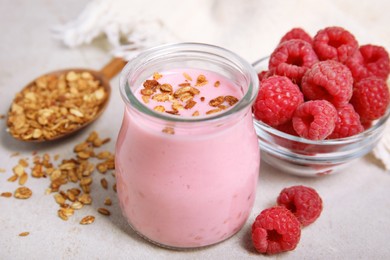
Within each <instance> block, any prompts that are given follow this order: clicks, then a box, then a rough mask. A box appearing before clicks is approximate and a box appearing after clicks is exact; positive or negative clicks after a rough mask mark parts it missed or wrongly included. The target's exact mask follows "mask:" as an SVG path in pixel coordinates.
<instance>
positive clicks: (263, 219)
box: [252, 206, 301, 254]
mask: <svg viewBox="0 0 390 260" xmlns="http://www.w3.org/2000/svg"><path fill="white" fill-rule="evenodd" d="M300 237H301V226H300V223H299V221H298V219H297V218H296V217H295V216H294V214H292V213H291V212H290V211H289V210H288V209H286V208H285V207H279V206H275V207H272V208H269V209H265V210H263V211H262V212H261V213H260V214H259V215H258V216H257V217H256V220H255V222H254V223H253V225H252V242H253V245H254V247H255V248H256V250H257V251H258V252H260V253H265V254H276V253H281V252H286V251H291V250H294V249H295V248H296V246H297V245H298V242H299V240H300Z"/></svg>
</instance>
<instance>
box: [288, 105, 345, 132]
mask: <svg viewBox="0 0 390 260" xmlns="http://www.w3.org/2000/svg"><path fill="white" fill-rule="evenodd" d="M336 120H337V110H336V108H335V107H334V106H333V105H332V104H331V103H329V102H328V101H326V100H311V101H307V102H305V103H303V104H301V105H299V106H298V108H297V109H296V110H295V113H294V116H293V119H292V122H293V127H294V129H295V131H296V132H297V134H298V135H299V136H301V137H304V138H306V139H311V140H323V139H325V138H326V137H328V136H329V135H330V134H331V133H332V132H333V130H334V128H335V124H336Z"/></svg>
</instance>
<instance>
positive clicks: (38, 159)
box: [0, 132, 116, 225]
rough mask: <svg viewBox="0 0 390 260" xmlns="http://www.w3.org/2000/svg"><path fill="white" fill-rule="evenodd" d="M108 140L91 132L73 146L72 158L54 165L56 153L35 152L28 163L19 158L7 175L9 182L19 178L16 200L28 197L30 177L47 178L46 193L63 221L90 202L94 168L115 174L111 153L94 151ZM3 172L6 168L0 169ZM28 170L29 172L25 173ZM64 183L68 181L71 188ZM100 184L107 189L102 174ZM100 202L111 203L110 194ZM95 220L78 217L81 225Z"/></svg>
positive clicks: (5, 194) (6, 194) (4, 194)
mask: <svg viewBox="0 0 390 260" xmlns="http://www.w3.org/2000/svg"><path fill="white" fill-rule="evenodd" d="M109 141H110V139H109V138H105V139H102V138H100V137H99V135H98V134H97V133H96V132H92V133H91V134H90V135H89V136H88V138H87V139H86V140H85V141H84V142H82V143H80V144H77V145H76V146H75V147H74V149H73V151H74V156H73V157H71V158H67V159H63V160H61V162H60V163H57V164H56V163H55V162H56V161H57V160H58V159H59V156H58V155H55V156H53V158H52V157H51V156H50V155H49V154H47V153H45V154H44V155H42V156H38V155H36V154H35V155H34V156H33V158H32V162H31V163H29V162H28V159H29V158H27V159H20V160H19V162H18V164H17V165H16V166H14V167H13V169H12V171H13V174H12V175H11V177H9V178H8V181H10V182H16V181H18V184H19V187H18V188H17V189H16V190H15V192H14V194H13V195H14V197H15V198H16V199H29V198H30V197H31V196H32V194H33V193H32V191H31V189H29V188H28V187H26V186H25V184H26V182H27V179H28V177H29V176H31V177H33V178H45V179H49V180H50V184H49V187H48V188H47V189H46V194H53V197H54V200H55V202H56V203H57V204H58V205H59V209H58V211H57V214H58V217H60V218H61V219H62V220H68V219H69V217H71V216H72V215H73V214H74V212H75V210H80V209H82V208H83V207H84V206H85V205H90V204H92V197H91V185H92V182H93V178H92V175H93V173H94V172H95V169H96V170H97V171H98V172H99V173H101V174H103V175H105V174H106V173H108V172H112V174H113V175H114V172H113V170H114V169H115V163H114V154H112V153H111V152H109V151H99V152H98V151H96V150H95V149H97V148H99V147H101V146H102V145H104V144H106V143H107V142H109ZM15 155H18V154H15ZM92 159H94V160H97V162H98V163H96V164H94V163H93V162H92ZM55 164H56V165H55ZM4 171H5V169H2V172H4ZM28 171H29V172H30V174H28V173H27V172H28ZM72 183H73V185H72ZM66 184H71V186H73V187H69V185H66ZM75 184H76V186H75ZM65 185H66V186H67V188H66V189H65V188H63V187H64V186H65ZM100 185H101V187H102V188H103V189H105V190H108V187H109V183H108V181H107V179H106V178H105V177H102V178H100ZM112 189H113V190H114V191H115V192H116V184H114V185H113V186H112ZM0 196H1V197H5V198H10V197H12V193H11V192H2V193H0ZM102 203H103V204H104V205H105V206H110V205H112V201H111V199H110V197H106V198H105V200H104V202H102ZM97 211H98V213H100V214H102V215H105V216H109V215H110V214H111V213H110V211H109V210H108V209H106V208H104V207H101V208H98V210H97ZM94 220H95V217H94V216H91V215H88V216H85V217H83V218H82V219H81V221H80V224H82V225H87V224H91V223H93V222H94Z"/></svg>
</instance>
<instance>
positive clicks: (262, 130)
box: [253, 57, 390, 177]
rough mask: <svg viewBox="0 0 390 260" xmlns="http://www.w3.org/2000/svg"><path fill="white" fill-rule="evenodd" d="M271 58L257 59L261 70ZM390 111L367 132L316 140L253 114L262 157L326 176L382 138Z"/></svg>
mask: <svg viewBox="0 0 390 260" xmlns="http://www.w3.org/2000/svg"><path fill="white" fill-rule="evenodd" d="M268 61H269V58H268V57H266V58H263V59H260V60H258V61H256V62H255V63H254V64H253V66H254V68H255V70H256V71H257V72H258V73H259V72H261V71H263V70H267V69H268ZM260 87H261V85H260ZM389 115H390V108H389V109H387V111H386V114H385V115H384V116H383V117H382V118H381V119H379V120H377V121H375V122H374V123H373V125H372V126H371V127H370V128H368V129H367V130H365V131H364V132H362V133H360V134H358V135H355V136H351V137H346V138H340V139H332V140H323V141H313V140H308V139H305V138H301V137H297V136H293V135H290V134H286V133H284V132H281V131H279V130H277V129H275V128H272V127H271V126H269V125H267V124H265V123H263V122H261V121H258V120H256V119H255V118H254V126H255V130H256V134H257V137H258V142H259V145H260V150H261V156H262V160H263V161H264V162H266V163H267V164H269V165H271V166H273V167H275V168H277V169H280V170H282V171H283V172H286V173H290V174H294V175H299V176H308V177H309V176H312V177H315V176H323V175H328V174H334V173H337V172H340V170H342V169H344V168H345V167H347V166H348V165H349V164H350V163H351V162H353V161H354V160H355V159H358V158H360V157H362V156H364V155H366V154H367V153H369V152H370V151H371V150H372V149H373V148H374V147H375V146H376V145H377V143H378V142H379V140H380V139H381V137H382V135H383V131H384V129H385V125H386V121H387V120H388V118H389Z"/></svg>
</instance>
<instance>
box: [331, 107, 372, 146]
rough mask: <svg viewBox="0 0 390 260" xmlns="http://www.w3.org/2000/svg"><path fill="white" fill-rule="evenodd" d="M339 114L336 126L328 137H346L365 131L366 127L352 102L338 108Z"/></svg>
mask: <svg viewBox="0 0 390 260" xmlns="http://www.w3.org/2000/svg"><path fill="white" fill-rule="evenodd" d="M337 114H338V118H337V120H336V125H335V128H334V130H333V132H332V133H331V134H330V135H329V136H328V139H336V138H344V137H348V136H353V135H357V134H359V133H361V132H363V130H364V127H363V125H362V124H361V122H360V116H359V114H358V113H356V111H355V109H354V108H353V106H352V105H351V104H347V105H345V106H343V107H340V108H338V109H337Z"/></svg>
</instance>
